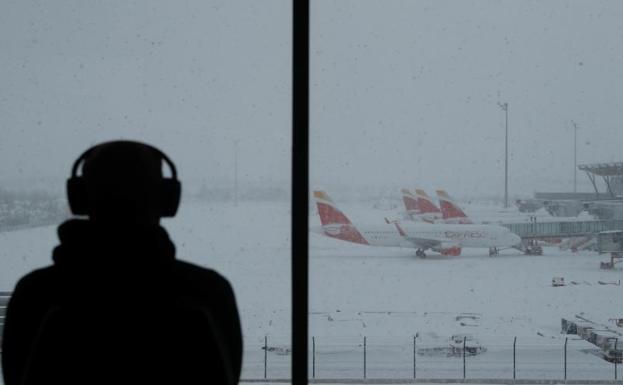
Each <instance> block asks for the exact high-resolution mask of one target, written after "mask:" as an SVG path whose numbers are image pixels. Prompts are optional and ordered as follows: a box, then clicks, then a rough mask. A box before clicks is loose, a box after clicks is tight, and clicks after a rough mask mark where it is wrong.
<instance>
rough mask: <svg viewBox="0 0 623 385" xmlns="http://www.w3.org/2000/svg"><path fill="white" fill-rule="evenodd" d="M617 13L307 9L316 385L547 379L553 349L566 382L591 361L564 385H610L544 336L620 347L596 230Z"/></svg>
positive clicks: (383, 5) (616, 207) (606, 160)
mask: <svg viewBox="0 0 623 385" xmlns="http://www.w3.org/2000/svg"><path fill="white" fill-rule="evenodd" d="M622 14H623V4H621V3H619V2H616V1H609V0H600V1H590V2H586V1H574V0H553V1H549V0H548V1H529V2H512V1H498V2H492V1H485V0H445V1H437V0H410V1H408V0H405V1H400V0H398V1H384V0H315V1H313V2H312V7H311V127H310V131H311V139H310V151H311V159H310V164H311V170H310V176H311V190H312V191H310V195H311V197H312V205H311V206H312V207H310V223H311V226H312V234H311V240H310V293H311V294H310V312H311V313H310V335H311V337H313V341H314V348H315V349H314V350H313V352H312V358H311V364H310V365H312V370H311V372H312V373H313V374H315V376H316V378H318V379H331V378H363V377H366V376H367V378H402V379H408V378H412V377H414V376H416V377H418V378H444V379H457V378H459V379H462V378H463V377H464V376H465V377H466V378H505V379H512V378H513V376H514V375H516V376H517V378H527V377H530V378H539V379H552V378H556V379H563V378H564V376H565V373H564V372H563V369H564V367H563V362H564V346H565V338H569V344H571V345H570V346H572V349H573V353H572V354H573V359H572V361H573V364H572V363H571V361H569V365H570V366H569V371H568V373H567V374H568V375H569V377H568V378H569V379H572V378H580V377H578V376H579V372H580V369H578V367H577V366H574V368H573V369H571V365H576V364H577V363H578V362H580V361H581V359H579V357H580V356H581V357H583V359H585V360H586V361H587V362H599V363H600V364H599V365H597V364H595V365H593V366H592V368H594V369H591V370H592V371H591V373H590V375H586V374H584V375H582V378H591V379H601V378H606V377H607V378H610V379H613V376H614V367H613V365H612V362H611V361H612V360H613V359H614V358H612V357H613V356H610V358H609V359H610V361H607V360H605V358H608V357H607V356H608V354H609V353H604V350H603V349H602V348H601V347H599V345H597V344H596V343H591V342H587V343H588V344H589V345H588V347H586V346H587V345H583V342H586V341H584V339H583V338H582V337H581V336H578V335H571V334H569V335H566V334H561V326H560V325H561V319H562V318H564V317H565V316H566V317H576V315H577V316H579V317H584V318H587V319H589V321H590V322H593V323H594V324H595V325H596V327H597V326H598V327H599V328H600V329H602V330H614V331H616V332H620V330H619V329H617V327H616V326H615V321H616V320H613V319H611V318H612V317H613V316H612V315H611V314H612V303H613V302H612V301H613V298H616V297H617V294H616V290H617V287H618V276H617V273H616V272H614V271H607V270H604V269H601V268H600V263H599V262H600V259H601V260H602V261H606V260H607V261H609V260H610V255H602V256H600V254H599V252H598V250H597V249H596V242H595V240H594V233H595V232H597V231H599V230H600V229H602V227H601V226H599V225H598V224H596V223H595V222H594V221H595V220H596V219H606V216H610V218H607V219H620V217H621V215H623V214H621V213H623V204H621V202H620V198H621V196H623V190H622V189H621V188H620V181H621V180H622V178H623V176H622V175H621V174H623V167H621V163H617V162H621V161H622V160H623V159H622V158H621V155H620V154H621V152H620V142H621V139H623V136H622V135H623V134H622V133H621V132H622V131H621V130H620V128H619V127H618V121H619V118H618V111H619V110H620V107H621V104H622V103H623V99H622V97H621V96H622V94H621V89H622V86H623V76H621V75H623V65H622V64H623V53H622V52H621V49H620V47H621V44H623V34H622V33H621V28H620V22H619V20H620V17H621V15H622ZM583 164H588V165H591V164H592V165H594V166H591V168H590V169H591V170H593V171H591V173H592V174H591V173H589V177H590V178H593V177H594V178H595V181H596V187H597V188H598V189H599V190H600V193H599V194H596V193H595V190H594V187H593V183H592V182H591V180H590V179H589V177H586V173H585V172H583V171H582V170H583V169H582V168H578V167H579V166H581V165H583ZM599 164H601V165H599ZM606 170H607V172H608V173H612V172H615V173H616V175H609V174H607V173H606V174H604V173H605V172H606ZM613 170H618V171H613ZM599 173H601V175H600V174H599ZM608 178H611V179H608ZM610 189H614V190H610ZM603 198H608V199H610V200H609V201H607V202H603V201H599V200H601V199H603ZM612 198H616V199H615V201H614V202H613V201H612ZM598 201H599V202H598ZM597 203H599V204H597ZM606 206H607V207H608V208H607V210H606V209H604V207H606ZM587 207H588V208H589V209H588V210H587V209H586V208H587ZM590 207H593V208H594V210H593V211H591V210H590ZM617 216H618V217H617ZM500 225H503V226H500ZM612 225H613V226H614V223H613V224H612ZM506 229H510V230H511V231H515V232H517V233H519V234H520V235H523V236H524V238H523V239H520V238H519V237H518V236H516V235H513V233H512V232H511V233H509V232H508V231H505V230H506ZM587 230H588V231H587ZM615 260H617V261H618V260H619V259H617V258H616V256H615ZM602 265H605V264H602ZM610 266H611V265H610ZM615 266H620V265H618V264H615ZM617 269H619V267H617ZM600 282H601V283H600ZM559 283H562V285H559ZM559 286H560V287H559ZM578 319H579V318H578ZM416 336H417V338H414V337H416ZM515 337H517V340H515ZM596 338H597V337H595V339H596ZM603 338H605V337H603ZM603 338H602V339H603ZM514 348H516V349H517V351H516V353H517V354H514ZM584 348H586V350H584V353H581V352H582V351H583V350H582V349H584ZM570 349H571V348H570ZM569 354H570V355H569V357H571V353H569ZM616 354H618V353H617V352H615V353H613V355H616ZM514 357H516V360H517V361H516V369H517V371H516V372H514V371H513V367H514V366H513V358H514ZM569 359H570V360H571V358H569Z"/></svg>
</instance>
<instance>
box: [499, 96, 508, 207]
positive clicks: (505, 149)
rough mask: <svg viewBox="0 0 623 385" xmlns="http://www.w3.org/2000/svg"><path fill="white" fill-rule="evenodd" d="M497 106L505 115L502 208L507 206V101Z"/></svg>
mask: <svg viewBox="0 0 623 385" xmlns="http://www.w3.org/2000/svg"><path fill="white" fill-rule="evenodd" d="M498 106H500V108H501V109H502V110H503V111H504V113H505V115H506V136H505V139H504V143H505V145H504V146H505V147H504V208H508V103H499V102H498Z"/></svg>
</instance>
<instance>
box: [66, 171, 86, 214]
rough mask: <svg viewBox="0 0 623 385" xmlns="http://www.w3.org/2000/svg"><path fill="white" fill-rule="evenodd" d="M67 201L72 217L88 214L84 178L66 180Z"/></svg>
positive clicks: (76, 177) (77, 177)
mask: <svg viewBox="0 0 623 385" xmlns="http://www.w3.org/2000/svg"><path fill="white" fill-rule="evenodd" d="M67 200H68V201H69V208H70V209H71V212H72V213H73V214H74V215H87V214H88V208H89V203H88V197H87V186H86V182H85V180H84V178H82V177H79V176H75V177H72V178H69V179H67Z"/></svg>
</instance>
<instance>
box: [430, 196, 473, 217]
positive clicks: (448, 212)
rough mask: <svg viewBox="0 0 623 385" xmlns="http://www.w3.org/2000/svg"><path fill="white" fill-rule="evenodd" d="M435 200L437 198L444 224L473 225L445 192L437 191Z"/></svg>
mask: <svg viewBox="0 0 623 385" xmlns="http://www.w3.org/2000/svg"><path fill="white" fill-rule="evenodd" d="M437 198H439V207H441V213H442V214H443V219H444V222H445V223H456V224H473V223H474V222H472V220H471V219H469V217H468V216H467V215H466V214H465V212H464V211H463V210H462V209H461V208H460V207H459V205H457V204H456V203H455V202H454V200H453V199H452V198H450V195H448V193H447V192H446V191H445V190H437Z"/></svg>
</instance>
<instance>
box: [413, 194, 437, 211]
mask: <svg viewBox="0 0 623 385" xmlns="http://www.w3.org/2000/svg"><path fill="white" fill-rule="evenodd" d="M415 197H416V199H417V204H418V207H419V208H420V210H421V211H422V212H423V213H430V214H433V213H436V214H440V213H441V210H440V209H439V207H437V206H435V204H434V203H433V200H432V199H430V197H429V196H428V194H426V192H425V191H424V190H422V189H419V188H416V189H415Z"/></svg>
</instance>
